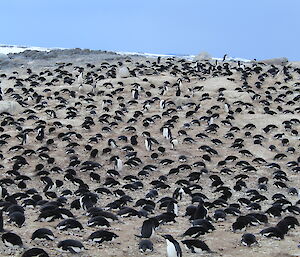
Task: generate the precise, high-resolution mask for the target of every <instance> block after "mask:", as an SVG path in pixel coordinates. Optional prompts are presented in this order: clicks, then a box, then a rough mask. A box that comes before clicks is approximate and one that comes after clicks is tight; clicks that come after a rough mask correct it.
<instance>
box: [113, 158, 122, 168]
mask: <svg viewBox="0 0 300 257" xmlns="http://www.w3.org/2000/svg"><path fill="white" fill-rule="evenodd" d="M122 169H123V162H122V160H121V159H120V157H119V156H116V158H115V170H116V171H122Z"/></svg>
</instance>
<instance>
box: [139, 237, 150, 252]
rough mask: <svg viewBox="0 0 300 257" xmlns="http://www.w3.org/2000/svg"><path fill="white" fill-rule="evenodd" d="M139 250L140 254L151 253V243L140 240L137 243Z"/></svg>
mask: <svg viewBox="0 0 300 257" xmlns="http://www.w3.org/2000/svg"><path fill="white" fill-rule="evenodd" d="M139 250H140V252H142V253H146V252H153V243H152V242H151V241H150V240H148V239H144V240H141V241H140V242H139Z"/></svg>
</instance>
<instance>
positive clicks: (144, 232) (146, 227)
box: [136, 218, 159, 238]
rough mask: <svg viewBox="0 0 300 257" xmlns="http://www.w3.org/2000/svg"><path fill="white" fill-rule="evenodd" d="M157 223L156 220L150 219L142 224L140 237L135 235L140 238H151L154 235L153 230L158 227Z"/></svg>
mask: <svg viewBox="0 0 300 257" xmlns="http://www.w3.org/2000/svg"><path fill="white" fill-rule="evenodd" d="M158 225H159V223H158V221H157V219H155V218H150V219H147V220H145V221H144V222H143V225H142V229H141V235H136V236H137V237H141V238H151V237H152V236H153V235H154V233H155V228H156V227H158Z"/></svg>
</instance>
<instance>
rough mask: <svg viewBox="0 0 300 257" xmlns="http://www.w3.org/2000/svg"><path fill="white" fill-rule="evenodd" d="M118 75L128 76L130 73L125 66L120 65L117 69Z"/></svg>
mask: <svg viewBox="0 0 300 257" xmlns="http://www.w3.org/2000/svg"><path fill="white" fill-rule="evenodd" d="M118 77H120V78H128V77H130V73H129V70H128V68H127V67H121V68H119V70H118Z"/></svg>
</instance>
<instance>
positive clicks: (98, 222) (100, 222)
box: [87, 216, 110, 227]
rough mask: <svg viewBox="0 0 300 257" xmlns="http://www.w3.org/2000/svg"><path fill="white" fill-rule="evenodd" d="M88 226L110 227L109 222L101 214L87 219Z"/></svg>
mask: <svg viewBox="0 0 300 257" xmlns="http://www.w3.org/2000/svg"><path fill="white" fill-rule="evenodd" d="M87 225H88V227H103V226H106V227H110V224H109V222H108V221H107V219H106V218H104V217H102V216H96V217H93V218H91V219H89V220H88V223H87Z"/></svg>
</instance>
